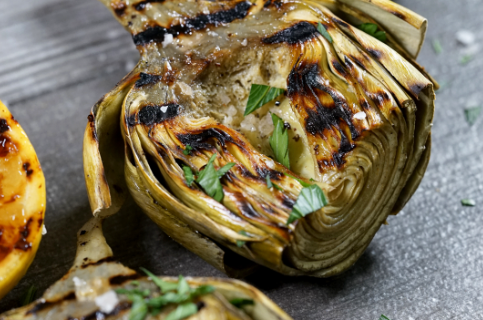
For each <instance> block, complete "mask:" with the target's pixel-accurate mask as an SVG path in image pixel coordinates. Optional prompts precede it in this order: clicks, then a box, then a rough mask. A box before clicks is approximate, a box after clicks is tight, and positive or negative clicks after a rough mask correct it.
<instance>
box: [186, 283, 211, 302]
mask: <svg viewBox="0 0 483 320" xmlns="http://www.w3.org/2000/svg"><path fill="white" fill-rule="evenodd" d="M213 291H215V287H213V286H210V285H202V286H199V287H197V288H196V289H194V290H193V292H192V293H191V296H190V298H191V299H194V298H196V297H199V296H202V295H205V294H208V293H212V292H213Z"/></svg>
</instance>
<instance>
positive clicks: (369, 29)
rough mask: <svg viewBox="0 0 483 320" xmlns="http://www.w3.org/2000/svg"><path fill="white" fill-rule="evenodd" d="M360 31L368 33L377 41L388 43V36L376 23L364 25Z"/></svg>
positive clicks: (360, 27)
mask: <svg viewBox="0 0 483 320" xmlns="http://www.w3.org/2000/svg"><path fill="white" fill-rule="evenodd" d="M359 29H361V30H362V31H364V32H365V33H367V34H368V35H371V36H373V37H374V38H376V39H377V40H379V41H381V42H386V41H387V35H386V32H384V31H382V30H378V29H379V27H378V26H377V24H374V23H363V24H361V25H360V26H359Z"/></svg>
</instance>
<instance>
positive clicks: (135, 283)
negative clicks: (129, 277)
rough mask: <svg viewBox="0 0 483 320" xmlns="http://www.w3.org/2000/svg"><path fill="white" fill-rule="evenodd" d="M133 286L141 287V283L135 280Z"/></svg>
mask: <svg viewBox="0 0 483 320" xmlns="http://www.w3.org/2000/svg"><path fill="white" fill-rule="evenodd" d="M131 284H132V285H133V286H139V281H137V280H133V281H131Z"/></svg>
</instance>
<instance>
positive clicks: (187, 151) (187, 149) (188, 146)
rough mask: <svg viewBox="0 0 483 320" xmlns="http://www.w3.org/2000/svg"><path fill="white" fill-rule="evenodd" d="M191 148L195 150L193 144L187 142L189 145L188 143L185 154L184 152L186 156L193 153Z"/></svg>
mask: <svg viewBox="0 0 483 320" xmlns="http://www.w3.org/2000/svg"><path fill="white" fill-rule="evenodd" d="M191 150H193V147H192V146H190V145H189V144H187V145H186V148H185V149H184V150H183V154H184V155H185V156H187V155H189V154H191Z"/></svg>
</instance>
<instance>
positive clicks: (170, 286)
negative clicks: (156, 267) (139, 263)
mask: <svg viewBox="0 0 483 320" xmlns="http://www.w3.org/2000/svg"><path fill="white" fill-rule="evenodd" d="M140 269H141V270H142V271H143V272H144V273H145V274H147V275H148V277H150V278H151V280H153V282H154V283H155V284H156V285H157V286H158V287H159V289H160V290H161V292H162V293H164V292H168V291H173V290H176V289H178V284H177V283H173V282H167V281H164V280H162V279H160V278H158V277H156V276H155V275H154V274H152V273H151V272H150V271H148V270H146V269H144V268H140Z"/></svg>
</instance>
